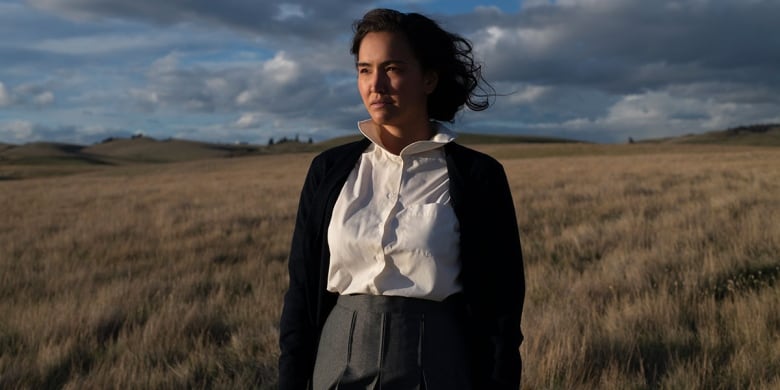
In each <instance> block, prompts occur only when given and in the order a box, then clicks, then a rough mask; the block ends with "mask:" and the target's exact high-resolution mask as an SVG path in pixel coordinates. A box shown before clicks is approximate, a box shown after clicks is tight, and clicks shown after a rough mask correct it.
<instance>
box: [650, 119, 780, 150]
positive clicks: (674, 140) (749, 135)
mask: <svg viewBox="0 0 780 390" xmlns="http://www.w3.org/2000/svg"><path fill="white" fill-rule="evenodd" d="M639 142H646V143H664V144H722V145H743V146H780V124H776V123H775V124H758V125H748V126H739V127H734V128H730V129H727V130H719V131H710V132H706V133H702V134H687V135H683V136H679V137H668V138H658V139H649V140H642V141H639Z"/></svg>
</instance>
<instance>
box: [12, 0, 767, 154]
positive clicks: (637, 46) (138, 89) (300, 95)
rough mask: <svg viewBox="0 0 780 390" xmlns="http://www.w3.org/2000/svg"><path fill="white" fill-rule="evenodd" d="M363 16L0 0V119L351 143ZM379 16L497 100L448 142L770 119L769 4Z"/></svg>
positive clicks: (198, 5) (719, 1)
mask: <svg viewBox="0 0 780 390" xmlns="http://www.w3.org/2000/svg"><path fill="white" fill-rule="evenodd" d="M376 4H380V3H379V2H362V1H358V0H348V1H343V2H339V5H338V6H334V5H333V3H332V2H321V1H314V0H300V1H283V2H268V1H254V0H226V1H211V0H193V1H186V2H181V1H157V0H138V1H130V2H128V1H120V0H29V1H26V2H22V1H19V0H13V1H6V2H0V35H3V36H4V37H8V39H5V40H4V41H3V43H2V44H0V80H2V82H1V83H0V107H2V109H3V116H2V117H0V120H2V119H12V120H19V121H26V123H30V124H31V126H32V129H33V132H32V135H31V136H39V135H41V134H49V135H52V136H53V135H54V133H53V132H56V131H67V132H70V133H72V134H76V135H78V136H79V137H82V138H85V139H86V138H87V136H86V135H85V134H86V133H84V131H85V130H84V129H86V128H88V127H91V128H93V129H108V130H111V131H120V132H121V131H125V130H124V129H146V130H147V132H149V133H153V134H156V135H158V136H171V135H176V134H178V135H189V136H191V137H199V138H201V139H232V138H234V137H238V136H240V137H253V138H252V139H258V140H267V138H269V137H281V136H288V137H289V136H291V135H294V134H295V133H300V134H302V135H303V134H306V135H309V134H312V135H315V138H316V139H323V138H324V137H325V136H326V135H340V134H343V133H345V132H353V131H354V128H355V126H354V124H355V121H357V120H359V119H362V118H364V117H365V116H366V113H365V109H364V108H363V107H362V105H361V104H360V99H359V97H358V95H357V92H356V88H355V78H354V76H355V75H354V66H353V59H352V58H351V57H350V55H349V54H348V49H349V35H350V33H351V29H350V26H351V23H352V21H353V19H354V18H356V17H359V16H360V15H362V14H363V12H364V11H366V10H367V9H369V8H372V7H373V6H375V5H376ZM381 4H383V5H389V6H393V7H398V8H401V9H404V10H414V11H420V12H423V13H427V14H429V15H431V16H433V17H434V18H435V19H436V20H438V21H440V22H441V23H442V25H443V26H444V27H445V28H447V29H450V30H452V31H455V32H457V33H459V34H461V35H464V36H466V37H467V38H469V39H470V40H471V41H472V42H473V43H474V49H475V53H476V55H477V57H478V59H479V60H480V62H481V63H482V65H483V71H484V74H485V76H486V77H487V79H488V80H489V81H490V82H491V84H492V85H493V86H495V87H496V90H497V92H498V93H499V95H498V96H497V97H496V99H495V101H494V102H495V104H494V105H493V106H492V107H491V108H490V109H489V110H487V111H484V112H470V111H468V110H466V111H464V112H462V113H460V114H459V115H458V117H457V118H458V120H457V122H456V124H455V125H454V126H453V127H454V128H455V129H456V130H461V131H474V132H500V133H531V134H544V135H558V136H569V137H573V138H584V139H588V140H594V141H623V140H624V139H625V136H626V135H627V134H630V135H631V136H633V137H634V138H640V137H651V136H653V135H654V134H658V135H661V134H663V135H669V134H677V133H679V134H683V133H688V132H693V131H699V130H701V131H706V130H717V129H720V128H722V127H724V126H726V127H728V126H733V125H739V124H750V123H756V122H768V121H771V120H776V119H777V117H778V114H777V113H778V112H780V72H777V69H780V34H775V33H774V31H775V29H776V20H775V19H776V15H779V14H780V1H777V0H751V1H727V0H707V1H698V0H697V1H674V0H658V1H641V0H555V1H553V0H524V1H523V2H521V3H517V4H519V6H518V7H515V8H511V9H512V10H513V11H511V12H510V11H507V9H510V8H508V7H506V6H504V8H503V9H502V8H501V7H500V6H501V5H502V4H503V3H486V4H484V5H481V6H475V7H464V6H454V5H452V3H451V2H445V1H443V0H425V1H416V0H414V1H413V0H398V1H396V0H393V1H390V2H381ZM514 10H516V11H514ZM7 123H10V122H6V124H7ZM71 124H78V125H77V126H73V125H71ZM14 126H15V127H14V129H16V130H15V132H14V134H23V133H24V132H22V131H21V130H23V129H24V126H21V125H19V124H17V125H14ZM112 129H113V130H112ZM108 130H107V131H108ZM49 131H50V132H52V133H49ZM315 133H316V134H315ZM9 134H10V132H9ZM26 134H29V133H26ZM252 139H250V140H252Z"/></svg>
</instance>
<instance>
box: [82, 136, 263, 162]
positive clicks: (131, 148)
mask: <svg viewBox="0 0 780 390" xmlns="http://www.w3.org/2000/svg"><path fill="white" fill-rule="evenodd" d="M260 149H261V148H260V147H258V146H253V145H229V144H213V143H207V142H197V141H186V140H177V139H168V140H163V141H158V140H156V139H153V138H149V137H134V138H131V139H110V140H107V141H104V142H101V143H99V144H95V145H91V146H88V147H85V148H84V149H82V151H81V152H82V153H84V154H88V155H90V156H96V157H99V158H103V159H105V160H108V161H116V162H149V163H155V162H176V161H189V160H201V159H207V158H221V157H236V156H243V155H247V154H253V153H258V152H259V151H260Z"/></svg>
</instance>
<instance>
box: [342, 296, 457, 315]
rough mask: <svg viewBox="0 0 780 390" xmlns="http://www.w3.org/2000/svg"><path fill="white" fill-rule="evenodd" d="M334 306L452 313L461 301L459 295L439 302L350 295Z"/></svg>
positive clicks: (372, 310) (402, 311) (375, 310)
mask: <svg viewBox="0 0 780 390" xmlns="http://www.w3.org/2000/svg"><path fill="white" fill-rule="evenodd" d="M336 304H337V305H339V306H342V307H345V308H347V309H352V310H357V311H365V312H372V313H388V312H389V313H454V312H456V311H458V310H459V309H460V308H462V305H463V299H462V295H461V294H453V295H450V296H449V297H447V298H446V299H445V300H443V301H441V302H439V301H433V300H430V299H421V298H409V297H400V296H392V295H369V294H352V295H339V298H338V301H337V302H336Z"/></svg>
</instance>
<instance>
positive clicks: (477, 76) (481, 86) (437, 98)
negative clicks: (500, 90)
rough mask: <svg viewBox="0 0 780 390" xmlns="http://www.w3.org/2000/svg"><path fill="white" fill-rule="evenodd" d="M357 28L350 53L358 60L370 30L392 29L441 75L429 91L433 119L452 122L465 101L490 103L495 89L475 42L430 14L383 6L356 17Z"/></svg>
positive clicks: (474, 105)
mask: <svg viewBox="0 0 780 390" xmlns="http://www.w3.org/2000/svg"><path fill="white" fill-rule="evenodd" d="M353 30H354V33H355V35H354V37H353V38H352V49H351V50H350V53H352V55H354V56H355V59H356V60H357V57H358V52H359V51H360V43H361V42H362V41H363V38H364V37H365V36H366V34H368V33H371V32H392V33H402V34H404V35H405V36H406V39H407V40H408V42H409V45H410V46H411V48H412V52H413V53H414V56H415V57H416V58H417V60H418V61H419V62H420V65H421V66H422V70H423V71H434V72H436V73H437V75H438V83H437V85H436V89H435V90H434V91H433V92H432V93H431V94H429V95H428V117H429V118H430V119H435V120H439V121H447V122H452V121H453V120H454V118H455V114H456V113H457V112H458V111H459V110H460V109H461V108H462V107H463V105H464V104H465V105H466V106H468V108H470V109H472V110H474V111H482V110H484V109H486V108H488V106H490V100H489V99H490V97H491V96H493V95H494V93H493V89H492V87H490V85H489V84H488V83H487V81H486V80H485V79H484V78H483V77H482V67H481V66H480V65H479V64H478V63H476V62H475V61H474V57H473V55H472V46H471V43H470V42H469V41H468V40H466V39H465V38H463V37H461V36H460V35H457V34H453V33H450V32H447V31H445V30H443V29H442V28H441V27H439V25H438V24H437V23H436V22H435V21H433V20H431V19H429V18H428V17H426V16H423V15H420V14H417V13H408V14H406V13H402V12H398V11H395V10H391V9H384V8H379V9H374V10H371V11H369V12H367V13H366V14H365V15H364V16H363V18H362V19H360V20H357V21H355V23H354V24H353ZM477 90H478V91H477ZM475 91H476V92H475Z"/></svg>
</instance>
